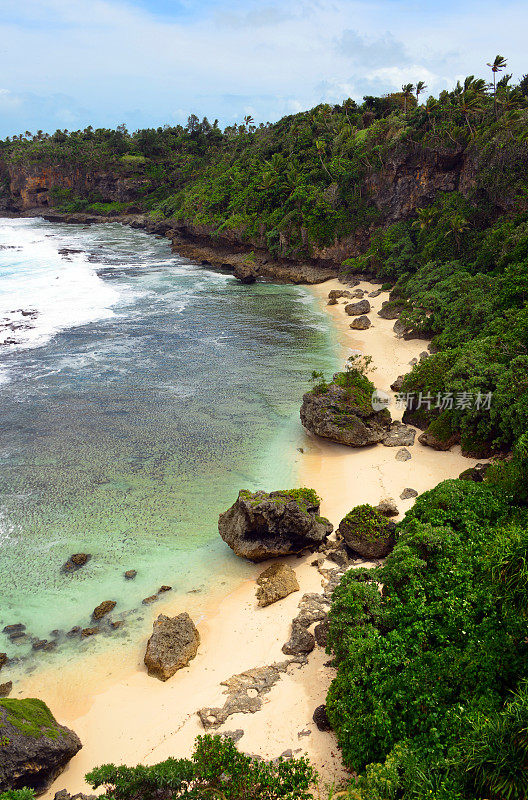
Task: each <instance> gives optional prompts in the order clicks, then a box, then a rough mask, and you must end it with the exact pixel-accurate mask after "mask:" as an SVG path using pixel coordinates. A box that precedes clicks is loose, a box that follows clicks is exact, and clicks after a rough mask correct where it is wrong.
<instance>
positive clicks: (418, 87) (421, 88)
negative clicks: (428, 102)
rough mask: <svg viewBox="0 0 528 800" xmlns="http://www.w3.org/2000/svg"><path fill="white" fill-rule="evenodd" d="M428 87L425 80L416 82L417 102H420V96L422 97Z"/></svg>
mask: <svg viewBox="0 0 528 800" xmlns="http://www.w3.org/2000/svg"><path fill="white" fill-rule="evenodd" d="M426 89H427V84H425V83H424V82H423V81H418V83H417V84H416V102H417V103H418V98H419V97H420V95H421V93H422V92H425V90H426Z"/></svg>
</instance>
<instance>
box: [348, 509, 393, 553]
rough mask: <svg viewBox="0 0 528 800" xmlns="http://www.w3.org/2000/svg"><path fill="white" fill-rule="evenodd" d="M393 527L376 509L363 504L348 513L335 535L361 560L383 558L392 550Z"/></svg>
mask: <svg viewBox="0 0 528 800" xmlns="http://www.w3.org/2000/svg"><path fill="white" fill-rule="evenodd" d="M395 527H396V526H395V524H394V523H393V522H390V521H389V520H388V519H387V518H386V517H384V516H383V514H382V513H381V512H380V511H378V510H377V509H376V508H374V507H373V506H370V505H368V504H364V505H361V506H356V507H355V508H353V509H352V511H349V512H348V514H347V515H346V517H345V518H344V519H342V520H341V522H340V523H339V527H338V529H337V533H338V536H340V537H341V538H342V539H344V541H345V543H346V545H347V547H349V548H350V550H353V551H354V552H355V553H359V555H360V556H363V558H384V557H385V556H387V555H388V554H389V553H390V552H391V551H392V549H393V548H394V544H395Z"/></svg>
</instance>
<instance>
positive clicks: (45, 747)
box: [0, 699, 82, 794]
mask: <svg viewBox="0 0 528 800" xmlns="http://www.w3.org/2000/svg"><path fill="white" fill-rule="evenodd" d="M0 734H1V736H0V742H1V746H0V752H1V756H0V792H5V791H7V790H9V789H22V788H23V787H27V788H29V789H33V790H34V791H35V792H36V794H42V792H44V791H46V789H47V788H48V786H49V785H50V784H51V783H52V782H53V781H54V780H55V778H56V777H57V775H59V773H60V772H62V770H63V769H64V767H65V766H66V764H67V763H68V761H69V760H70V759H71V758H73V756H74V755H75V754H76V753H77V752H78V751H79V750H80V749H81V747H82V744H81V742H80V739H79V737H78V736H77V735H76V734H75V733H74V732H73V731H71V730H70V729H69V728H65V727H64V726H63V725H59V723H58V722H57V720H56V719H55V718H54V716H53V714H52V713H51V711H50V710H49V708H48V707H47V705H46V704H45V703H43V702H42V700H35V699H25V700H13V699H8V700H0Z"/></svg>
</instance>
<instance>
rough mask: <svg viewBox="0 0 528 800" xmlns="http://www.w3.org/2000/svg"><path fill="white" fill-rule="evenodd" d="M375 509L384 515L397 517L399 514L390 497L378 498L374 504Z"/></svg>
mask: <svg viewBox="0 0 528 800" xmlns="http://www.w3.org/2000/svg"><path fill="white" fill-rule="evenodd" d="M376 510H377V511H379V512H380V514H383V516H384V517H397V516H398V514H399V511H398V506H397V505H396V503H395V502H394V500H393V499H392V497H385V498H384V499H383V500H380V501H379V503H378V505H377V506H376Z"/></svg>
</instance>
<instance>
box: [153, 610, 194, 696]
mask: <svg viewBox="0 0 528 800" xmlns="http://www.w3.org/2000/svg"><path fill="white" fill-rule="evenodd" d="M199 644H200V634H199V633H198V630H197V628H196V626H195V625H194V622H193V621H192V619H191V618H190V616H189V615H188V614H187V612H183V613H182V614H178V616H177V617H172V618H171V617H166V616H165V615H164V614H160V615H159V617H158V618H157V620H156V621H155V622H154V630H153V633H152V636H151V637H150V639H149V640H148V644H147V651H146V653H145V659H144V661H145V666H146V667H147V670H148V674H149V675H153V676H154V677H156V678H159V679H160V680H161V681H166V680H168V679H169V678H171V677H172V676H173V675H174V673H175V672H177V670H179V669H181V668H182V667H186V666H187V664H188V663H189V661H191V659H193V658H194V657H195V655H196V653H197V652H198V645H199Z"/></svg>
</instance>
